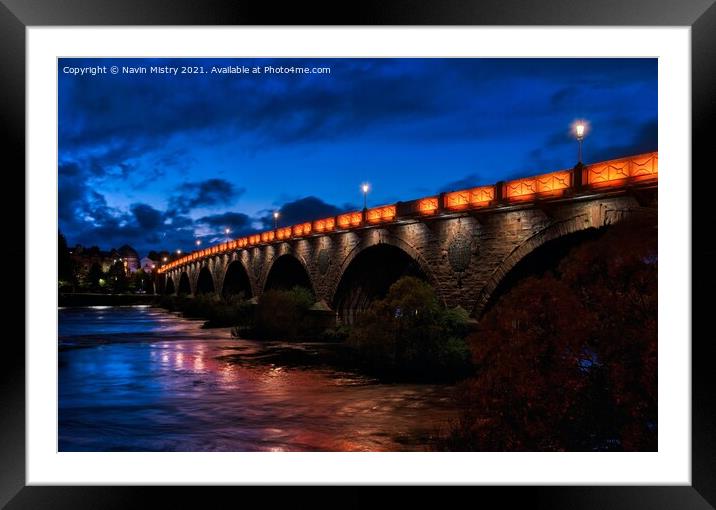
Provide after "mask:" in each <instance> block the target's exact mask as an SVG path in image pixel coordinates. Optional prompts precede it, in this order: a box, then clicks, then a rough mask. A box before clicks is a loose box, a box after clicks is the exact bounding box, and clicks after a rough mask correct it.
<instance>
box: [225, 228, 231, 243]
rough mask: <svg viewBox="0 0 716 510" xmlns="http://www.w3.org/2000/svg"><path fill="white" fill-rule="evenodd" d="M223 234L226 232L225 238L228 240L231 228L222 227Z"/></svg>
mask: <svg viewBox="0 0 716 510" xmlns="http://www.w3.org/2000/svg"><path fill="white" fill-rule="evenodd" d="M224 234H226V240H227V241H228V240H229V234H231V229H230V228H228V227H226V228H225V229H224Z"/></svg>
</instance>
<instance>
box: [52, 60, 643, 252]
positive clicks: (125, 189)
mask: <svg viewBox="0 0 716 510" xmlns="http://www.w3.org/2000/svg"><path fill="white" fill-rule="evenodd" d="M113 65H116V66H118V67H119V68H120V69H121V67H122V66H131V67H141V66H144V67H146V68H147V69H148V68H149V67H150V66H170V67H179V68H181V66H203V68H204V70H205V74H184V75H182V74H177V75H176V76H174V75H167V74H152V73H149V72H148V73H147V74H141V75H137V74H132V75H130V74H124V73H122V72H121V71H120V72H119V73H118V74H116V75H113V74H111V73H109V72H108V73H107V74H96V75H94V76H93V75H88V74H85V75H82V76H80V75H74V74H69V73H66V72H64V71H63V70H64V69H65V68H66V67H76V68H82V67H89V66H106V67H107V69H109V68H111V66H113ZM212 66H216V67H223V66H246V67H248V68H252V67H254V66H258V67H259V68H260V69H262V70H264V69H265V67H266V66H274V67H278V66H284V67H289V66H301V67H309V68H310V67H329V68H330V73H329V74H304V75H299V74H271V73H261V74H252V73H249V74H236V73H235V74H212V73H210V70H211V68H212ZM58 76H59V81H58V83H59V90H58V103H59V126H58V133H59V157H58V159H59V161H58V168H59V228H60V230H61V231H62V233H63V234H65V236H66V237H67V239H68V242H69V243H70V245H74V244H75V243H81V244H84V245H98V246H100V247H101V248H103V249H108V248H110V247H113V246H114V247H117V246H120V245H122V244H125V243H127V244H130V245H132V246H134V247H135V248H136V249H137V250H138V251H139V252H140V254H141V255H143V254H145V253H146V252H147V251H149V250H151V249H156V250H160V249H167V250H175V249H177V248H180V249H182V250H185V251H186V250H190V249H192V248H193V247H194V244H193V243H194V240H195V239H197V238H200V239H202V241H203V243H204V245H206V244H208V243H212V242H217V241H220V240H223V239H224V234H223V233H222V232H223V230H224V228H230V229H231V230H232V234H231V235H232V237H238V236H240V235H243V234H245V233H249V232H251V231H254V230H256V229H262V228H264V227H266V226H271V225H272V221H273V220H272V219H271V212H272V211H273V210H276V209H279V210H280V211H281V222H282V224H285V225H288V224H293V223H296V222H299V221H303V220H307V219H313V218H316V217H320V216H326V215H331V214H334V213H337V212H339V211H342V210H346V209H350V208H360V207H361V206H362V196H361V193H360V189H359V187H360V184H361V183H362V182H369V183H370V184H371V193H370V195H369V205H379V204H383V203H392V202H395V201H397V200H407V199H412V198H417V197H419V196H424V195H429V194H433V193H436V192H439V191H445V190H450V189H460V188H464V187H469V186H473V185H478V184H487V183H492V182H496V181H498V180H501V179H508V178H510V177H515V176H520V175H530V174H536V173H542V172H547V171H550V170H558V169H562V168H568V167H571V166H573V165H574V164H575V163H576V159H577V144H576V141H575V140H574V138H573V137H571V136H570V126H571V125H572V123H573V122H574V121H575V120H576V119H580V118H583V119H586V120H587V121H588V122H589V126H590V131H589V133H588V136H587V138H586V140H585V145H584V158H583V159H584V161H585V162H587V163H588V162H593V161H601V160H604V159H610V158H615V157H619V156H624V155H629V154H636V153H640V152H646V151H651V150H656V149H657V60H656V59H271V60H270V59H60V60H59V64H58Z"/></svg>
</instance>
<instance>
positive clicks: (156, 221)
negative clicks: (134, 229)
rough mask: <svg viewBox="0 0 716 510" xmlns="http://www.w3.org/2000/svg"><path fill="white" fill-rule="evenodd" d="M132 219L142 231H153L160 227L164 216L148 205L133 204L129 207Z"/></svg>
mask: <svg viewBox="0 0 716 510" xmlns="http://www.w3.org/2000/svg"><path fill="white" fill-rule="evenodd" d="M130 210H131V211H132V214H134V218H135V220H136V221H137V225H139V226H140V227H141V228H143V229H147V230H153V229H156V228H158V227H160V226H161V225H162V223H163V221H164V217H163V216H164V215H163V214H162V213H161V212H160V211H158V210H156V209H155V208H154V207H152V206H151V205H148V204H133V205H132V206H131V207H130Z"/></svg>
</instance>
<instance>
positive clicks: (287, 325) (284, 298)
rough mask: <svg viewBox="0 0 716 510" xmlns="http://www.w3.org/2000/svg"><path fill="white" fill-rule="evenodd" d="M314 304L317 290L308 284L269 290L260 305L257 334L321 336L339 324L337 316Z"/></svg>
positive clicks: (272, 337)
mask: <svg viewBox="0 0 716 510" xmlns="http://www.w3.org/2000/svg"><path fill="white" fill-rule="evenodd" d="M313 304H314V297H313V293H312V292H311V291H310V290H308V289H306V288H304V287H299V286H296V287H294V288H292V289H290V290H284V289H276V290H267V291H266V292H264V293H263V294H262V295H261V297H260V298H259V302H258V305H257V306H256V322H255V328H254V331H253V333H254V335H255V336H256V338H259V339H263V340H288V341H297V340H314V341H315V340H317V339H319V337H320V336H321V335H322V333H323V332H324V331H325V330H326V329H327V328H328V327H329V326H330V325H331V324H335V316H334V315H333V314H332V313H328V314H326V313H322V312H321V311H317V310H312V309H311V308H312V307H313Z"/></svg>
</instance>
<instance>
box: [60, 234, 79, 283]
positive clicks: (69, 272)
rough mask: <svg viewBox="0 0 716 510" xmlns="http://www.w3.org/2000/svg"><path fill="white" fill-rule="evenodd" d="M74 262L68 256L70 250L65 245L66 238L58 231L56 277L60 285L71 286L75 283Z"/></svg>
mask: <svg viewBox="0 0 716 510" xmlns="http://www.w3.org/2000/svg"><path fill="white" fill-rule="evenodd" d="M75 273H76V269H75V263H74V261H73V260H72V257H70V250H69V248H68V247H67V239H65V236H64V235H62V232H59V233H58V237H57V278H58V280H59V284H60V286H63V285H71V286H72V287H73V288H74V286H75V285H76V284H77V276H76V274H75Z"/></svg>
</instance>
